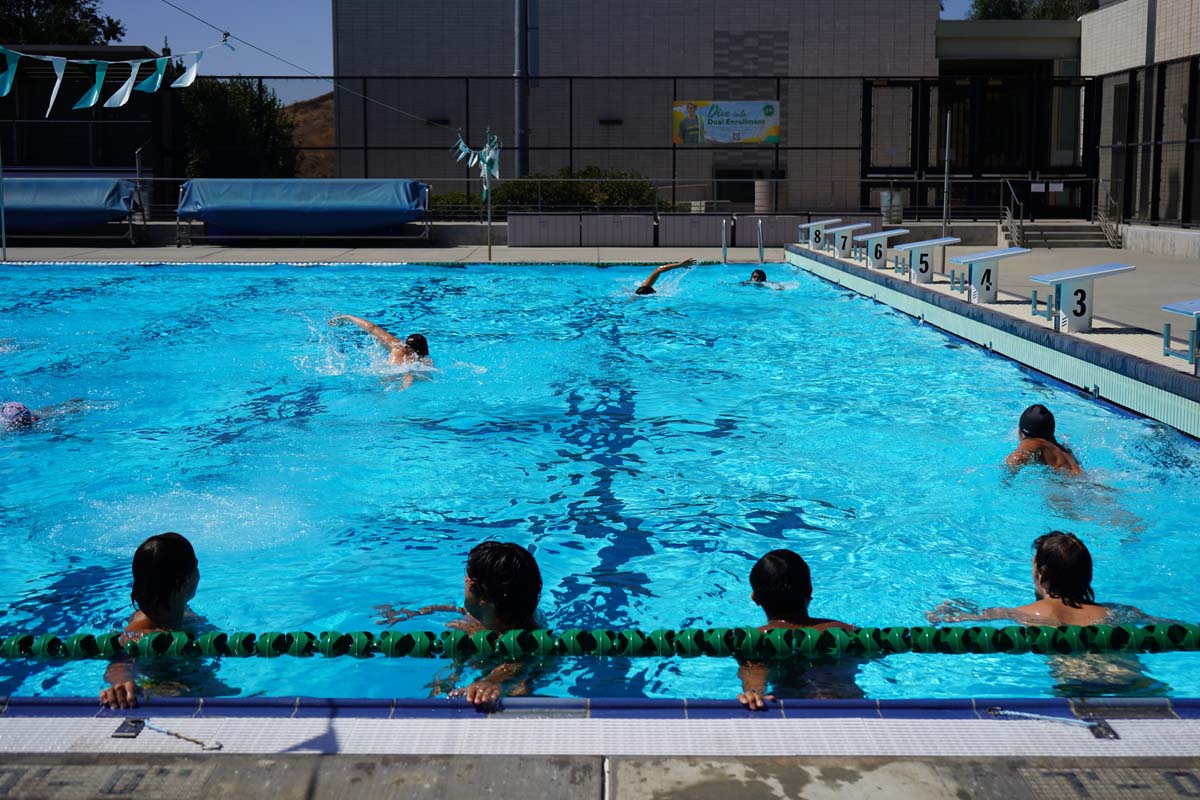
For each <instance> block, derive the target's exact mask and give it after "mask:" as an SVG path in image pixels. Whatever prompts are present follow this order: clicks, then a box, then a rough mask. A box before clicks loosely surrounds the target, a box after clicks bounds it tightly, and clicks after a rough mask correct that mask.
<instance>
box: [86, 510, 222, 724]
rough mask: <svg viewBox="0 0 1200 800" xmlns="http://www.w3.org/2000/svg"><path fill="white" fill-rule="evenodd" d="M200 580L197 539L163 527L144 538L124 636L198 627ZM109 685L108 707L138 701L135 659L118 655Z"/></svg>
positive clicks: (108, 672) (108, 676)
mask: <svg viewBox="0 0 1200 800" xmlns="http://www.w3.org/2000/svg"><path fill="white" fill-rule="evenodd" d="M199 583H200V568H199V563H198V562H197V561H196V552H195V550H193V549H192V544H191V542H189V541H188V540H187V539H186V538H184V537H183V536H180V535H179V534H178V533H160V534H159V535H157V536H151V537H150V538H149V539H147V540H146V541H144V542H142V544H141V546H140V547H138V549H137V551H136V552H135V553H134V554H133V591H132V592H131V593H130V599H132V600H133V603H134V605H135V606H137V611H135V612H134V613H133V616H132V617H130V618H129V621H128V622H127V623H126V624H125V634H126V636H124V637H122V639H123V640H128V639H137V638H138V637H140V636H141V635H142V634H144V633H150V632H151V631H178V630H186V629H188V628H195V627H196V626H197V624H198V623H200V622H202V620H200V618H199V617H198V616H197V615H196V614H195V613H193V612H192V610H191V609H189V608H188V601H189V600H191V599H192V598H193V597H195V596H196V587H197V586H198V585H199ZM104 680H105V682H106V683H108V684H109V688H107V689H105V690H103V691H102V692H100V704H101V705H103V706H107V707H109V708H134V707H136V706H137V686H136V685H135V684H134V682H133V664H132V662H129V661H114V662H113V663H112V664H111V665H109V667H108V669H107V670H106V671H105V673H104Z"/></svg>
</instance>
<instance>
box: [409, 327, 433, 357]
mask: <svg viewBox="0 0 1200 800" xmlns="http://www.w3.org/2000/svg"><path fill="white" fill-rule="evenodd" d="M404 343H405V344H406V345H408V346H409V347H411V348H412V351H413V352H414V353H416V354H417V355H419V356H420V357H421V358H425V357H427V356H428V355H429V342H427V341H425V337H424V336H422V335H421V334H419V333H410V334H409V335H408V338H407V339H405V340H404Z"/></svg>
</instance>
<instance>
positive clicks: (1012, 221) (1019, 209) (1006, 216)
mask: <svg viewBox="0 0 1200 800" xmlns="http://www.w3.org/2000/svg"><path fill="white" fill-rule="evenodd" d="M1004 186H1005V187H1006V189H1007V192H1006V193H1005V194H1004V202H1003V205H1002V206H1001V210H1000V213H1001V218H1002V220H1003V222H1004V227H1005V228H1006V229H1007V230H1008V238H1009V239H1010V240H1011V242H1012V244H1013V245H1014V246H1016V247H1024V246H1025V204H1024V203H1022V202H1021V199H1020V198H1019V197H1017V190H1016V189H1014V188H1013V185H1012V182H1011V181H1009V180H1008V179H1007V178H1005V179H1004Z"/></svg>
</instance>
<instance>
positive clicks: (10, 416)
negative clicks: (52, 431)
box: [0, 401, 41, 431]
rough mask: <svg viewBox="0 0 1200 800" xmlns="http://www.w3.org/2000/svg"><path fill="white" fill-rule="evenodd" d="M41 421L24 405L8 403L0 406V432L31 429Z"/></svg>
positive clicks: (13, 402)
mask: <svg viewBox="0 0 1200 800" xmlns="http://www.w3.org/2000/svg"><path fill="white" fill-rule="evenodd" d="M39 419H41V417H40V416H38V415H37V414H35V413H33V411H31V410H30V409H29V406H27V405H25V404H24V403H18V402H15V401H10V402H8V403H5V404H4V405H2V406H0V430H6V431H18V430H22V429H24V428H31V427H33V424H34V423H35V422H37V421H38V420H39Z"/></svg>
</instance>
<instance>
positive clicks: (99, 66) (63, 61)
mask: <svg viewBox="0 0 1200 800" xmlns="http://www.w3.org/2000/svg"><path fill="white" fill-rule="evenodd" d="M228 39H229V34H225V35H224V36H222V37H221V41H220V42H219V43H218V44H214V45H212V46H210V47H206V48H204V50H192V51H189V52H187V53H179V54H177V55H176V56H174V57H175V58H187V57H189V56H190V57H192V58H193V59H194V60H193V61H192V65H191V66H190V67H188V69H187V71H185V72H184V73H183V75H181V76H180V77H179V79H178V80H176V81H175V82H174V83H172V84H171V88H172V89H186V88H187V87H189V86H191V85H192V84H193V83H195V82H196V75H197V73H198V71H199V68H200V59H201V58H202V57H203V56H204V53H205V51H207V50H212V49H213V48H214V47H228V48H229V49H230V50H233V45H231V44H229V41H228ZM0 53H2V54H3V55H4V64H5V65H6V66H5V69H4V71H3V72H0V97H4V96H6V95H7V94H8V93H9V92H10V91H11V90H12V86H13V80H14V79H15V78H16V76H17V63H18V62H19V61H20V60H21V59H22V58H32V59H34V60H36V61H45V62H47V63H49V64H50V66H51V67H53V68H54V74H55V81H54V89H53V90H52V91H51V92H50V103H49V104H48V105H47V106H46V116H47V117H49V116H50V112H51V111H52V110H53V109H54V101H55V100H56V99H57V98H58V90H59V89H61V88H62V82H63V74H64V73H65V72H66V69H67V64H83V65H86V66H91V67H93V68H94V69H95V70H96V74H95V82H94V83H93V84H92V88H91V89H89V90H88V91H87V93H86V94H85V95H84V96H83V97H81V98H79V102H78V103H76V104H75V105H74V106H73V108H76V109H79V108H91V107H92V106H94V105H96V102H97V101H98V100H99V99H100V92H101V91H102V89H103V85H104V78H105V75H106V73H107V72H108V68H109V67H110V66H112V65H113V64H127V65H128V66H129V77H128V78H127V79H126V80H125V83H123V84H122V85H121V88H120V89H118V90H117V91H116V92H115V93H114V94H113V96H112V97H110V98H108V100H107V101H106V102H105V103H104V107H105V108H120V107H121V106H123V105H125V104H126V103H128V102H129V97H130V94H131V93H132V92H146V93H149V94H153V93H154V92H157V91H158V90H159V88H160V87H161V86H162V82H163V76H164V75H165V73H166V70H167V62H169V61H170V60H171V58H172V56H163V57H161V58H155V59H149V58H137V59H130V60H128V61H102V60H98V59H92V58H86V59H85V58H64V57H63V56H43V55H34V54H31V53H20V52H18V51H16V50H13V49H11V48H8V47H4V46H3V45H0ZM149 61H153V62H154V71H153V72H152V73H151V74H150V75H148V76H147V77H146V78H145V79H144V80H142V82H141V83H138V82H137V77H138V74H139V73H140V72H141V67H142V64H145V63H147V62H149Z"/></svg>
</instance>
